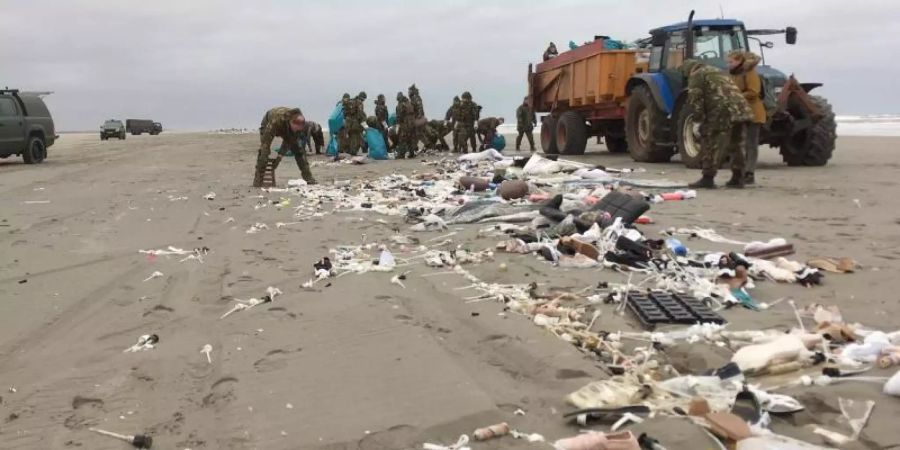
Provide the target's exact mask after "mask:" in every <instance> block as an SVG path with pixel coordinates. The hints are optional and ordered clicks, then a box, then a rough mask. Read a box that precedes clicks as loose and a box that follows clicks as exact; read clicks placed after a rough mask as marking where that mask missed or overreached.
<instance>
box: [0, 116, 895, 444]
mask: <svg viewBox="0 0 900 450" xmlns="http://www.w3.org/2000/svg"><path fill="white" fill-rule="evenodd" d="M513 139H514V136H507V142H509V143H512V142H513ZM898 145H900V138H892V137H853V138H839V140H838V149H837V150H836V152H835V156H834V158H833V159H832V160H831V162H830V163H829V164H828V165H827V166H825V167H815V168H809V167H797V168H790V167H787V166H784V165H783V164H782V163H781V158H780V156H779V155H778V154H777V152H776V151H775V150H772V149H768V148H763V149H761V158H760V160H761V162H760V168H759V169H758V172H757V183H758V186H756V187H753V188H749V189H746V190H743V191H730V190H724V189H720V190H717V191H712V192H700V195H699V197H698V198H696V199H693V200H688V201H681V202H666V203H661V204H656V205H653V207H652V209H651V210H650V211H649V213H648V215H650V216H651V217H652V218H653V219H654V221H655V224H653V225H642V226H640V228H641V230H642V231H644V232H645V234H646V235H648V236H657V235H658V232H659V231H660V230H663V229H666V228H669V227H694V226H700V227H704V228H714V229H715V230H716V231H717V232H719V233H720V234H722V235H723V236H727V237H729V238H733V239H737V240H741V241H752V240H768V239H771V238H773V237H783V238H785V239H787V240H789V241H790V242H791V243H793V244H794V246H795V247H796V248H797V254H796V255H794V256H793V257H792V258H793V259H797V260H799V261H805V260H806V259H808V258H811V257H821V256H830V257H842V256H847V257H851V258H853V259H855V260H857V261H858V262H859V263H860V265H861V269H860V270H858V271H857V272H856V273H853V274H840V275H838V274H828V275H827V276H826V278H825V281H824V284H823V285H822V286H818V287H814V288H803V287H801V286H799V285H796V284H788V285H785V284H776V283H773V282H760V283H758V284H757V287H756V289H754V290H753V296H754V298H755V299H756V300H757V301H765V302H770V303H773V302H775V301H776V300H778V299H788V298H789V299H793V300H794V301H795V302H796V304H797V305H798V307H802V306H806V305H809V304H812V303H821V304H823V305H836V306H838V307H839V308H840V309H841V311H842V312H843V315H844V318H845V320H846V321H847V322H851V323H852V322H858V323H860V324H863V325H865V326H867V327H870V328H875V329H881V330H885V331H894V330H895V329H896V328H897V324H898V321H897V317H898V314H900V302H898V300H900V295H898V287H897V286H895V285H894V284H893V282H894V281H895V280H894V277H895V276H896V274H897V273H898V270H900V212H898V211H897V207H896V205H897V199H896V197H897V195H898V193H900V188H898V186H900V181H898V179H897V173H898V169H900V160H898V157H897V147H898ZM257 146H258V136H257V135H255V134H247V135H207V134H170V133H164V134H162V135H160V136H128V138H127V139H126V140H124V141H107V142H101V141H100V140H99V139H98V138H97V136H96V135H95V134H84V135H64V136H63V137H62V138H61V139H60V140H59V141H58V143H57V144H56V145H55V146H54V147H52V148H51V149H50V151H49V158H48V160H47V161H46V163H44V164H42V165H39V166H26V165H24V164H22V163H21V162H20V159H14V158H11V159H8V160H0V192H2V195H0V300H2V301H0V449H68V448H83V449H98V450H105V449H122V448H128V446H127V444H124V443H121V442H119V441H116V440H112V439H109V438H106V437H103V436H99V435H96V434H93V433H91V432H89V431H88V428H89V427H99V428H103V429H108V430H113V431H117V432H121V433H125V434H134V433H141V432H146V433H148V434H150V435H152V436H153V438H154V440H155V443H154V448H161V449H179V450H180V449H193V450H197V449H323V450H324V449H329V450H337V449H413V448H422V444H423V443H426V442H431V443H444V444H452V443H454V442H456V440H457V439H458V438H459V436H460V435H461V434H466V433H471V432H472V430H474V429H475V428H478V427H482V426H486V425H490V424H493V423H497V422H504V421H505V422H508V423H509V424H510V425H511V426H513V427H514V428H517V429H519V430H522V431H526V432H529V433H540V434H541V435H543V436H544V437H546V439H547V441H548V442H552V441H553V440H555V439H558V438H562V437H567V436H572V435H575V434H577V433H578V431H579V429H580V428H582V427H578V426H575V425H571V424H568V423H567V422H566V421H565V420H563V418H562V414H563V413H564V412H567V411H569V410H571V409H572V408H571V407H570V406H568V405H567V404H566V402H565V400H564V397H565V396H566V395H567V394H569V393H571V392H573V391H575V390H577V389H579V388H581V387H582V386H584V385H585V384H587V383H588V382H590V381H593V380H599V379H604V378H606V377H607V375H606V373H605V372H604V371H602V370H601V369H600V368H599V367H598V366H597V364H596V361H594V360H593V359H591V358H590V357H588V356H587V355H586V354H584V353H582V352H580V351H579V350H578V349H577V348H575V347H574V346H572V345H571V344H569V343H566V342H564V341H563V340H561V339H559V338H557V337H556V336H553V335H551V334H549V333H547V332H545V331H544V330H543V329H542V328H540V327H537V326H535V325H534V324H533V323H532V322H531V321H530V320H528V319H527V318H525V317H522V316H518V315H515V314H501V313H504V305H503V304H502V303H499V302H494V301H484V302H475V303H469V302H467V301H466V300H465V297H468V296H471V295H473V293H472V292H471V291H467V290H465V289H459V288H464V287H466V286H467V285H469V284H470V282H468V281H467V280H465V279H464V278H462V277H461V276H459V275H456V274H435V273H437V272H446V270H441V269H432V268H428V267H425V266H424V265H421V264H419V265H412V266H410V267H408V269H409V270H411V271H412V272H411V273H410V274H409V275H408V276H407V279H406V280H405V281H404V284H405V289H404V288H402V287H400V286H398V285H397V284H392V283H390V282H389V280H390V278H391V277H392V276H393V275H395V274H391V273H377V272H371V273H366V274H361V275H357V274H348V275H345V276H341V277H338V278H333V279H328V280H323V281H321V282H319V283H316V285H315V286H314V287H313V288H312V289H303V288H302V287H301V285H302V284H303V283H304V282H305V281H307V280H309V279H310V278H311V276H312V271H313V268H312V265H313V263H314V262H316V261H317V260H319V259H320V258H321V257H323V256H327V255H328V252H329V249H332V248H334V247H335V246H338V245H344V244H361V243H364V242H376V243H381V242H383V243H387V242H388V239H389V237H390V236H391V235H393V234H395V233H394V230H395V229H399V230H401V231H402V232H403V233H408V232H407V231H406V230H408V228H409V225H408V224H406V223H404V222H403V218H402V217H391V216H379V215H374V214H362V213H353V212H340V213H335V214H330V213H327V212H328V211H330V208H326V210H325V211H326V214H324V215H323V216H322V217H314V218H311V219H309V220H306V221H303V222H302V223H298V224H294V225H288V226H284V227H281V228H277V227H276V226H275V224H276V223H278V222H283V223H289V222H292V221H293V220H295V219H294V218H293V209H292V207H284V208H279V207H276V206H275V205H273V204H272V203H271V202H270V201H274V202H279V201H281V198H282V197H286V198H291V201H292V205H293V206H296V205H297V204H298V202H299V201H300V200H301V199H298V198H296V197H291V196H290V195H288V194H285V193H276V192H273V193H262V196H263V198H258V196H259V195H260V192H259V191H258V190H255V189H251V188H250V187H249V184H250V182H251V181H252V175H253V173H252V170H253V168H252V166H253V163H254V161H255V157H256V155H255V148H256V147H257ZM505 153H506V154H512V153H515V152H514V151H511V150H510V149H509V148H507V150H506V151H505ZM428 159H435V157H430V158H428ZM574 159H577V160H579V161H584V162H589V163H593V164H602V165H604V166H609V167H643V168H645V169H646V170H647V173H646V174H645V175H646V177H647V178H656V179H671V180H680V181H685V182H689V181H694V179H695V178H696V177H698V172H697V171H691V170H687V169H685V168H683V167H682V166H681V165H680V164H677V163H674V162H673V163H669V164H643V165H638V164H636V163H634V162H633V161H632V160H631V159H630V157H628V156H627V155H612V154H610V153H608V152H606V151H605V150H603V149H602V146H594V145H591V146H590V147H589V151H588V153H587V154H586V155H585V156H583V157H576V158H574ZM312 160H313V161H315V162H317V163H318V164H315V165H314V167H313V171H314V173H315V175H316V177H317V178H318V180H319V181H320V182H322V183H324V184H330V183H332V182H333V181H334V180H348V179H375V178H378V177H381V176H384V175H388V174H392V173H397V174H406V175H409V174H412V173H414V172H425V171H428V170H430V169H429V167H428V166H425V165H423V164H422V162H421V160H420V159H416V160H409V161H385V162H376V163H372V164H368V165H361V166H355V165H325V164H324V161H325V159H324V157H321V156H314V157H312ZM277 176H278V182H279V184H280V185H281V186H284V185H285V184H286V182H287V180H288V179H293V178H299V171H298V170H297V169H296V167H295V165H294V163H293V161H291V160H285V161H284V162H283V164H282V165H281V167H280V168H279V169H278V173H277ZM725 177H726V174H724V173H722V174H720V182H724V179H725ZM210 192H214V193H215V198H214V199H212V200H208V199H205V198H204V196H205V195H207V194H208V193H210ZM260 204H262V205H267V206H266V207H259V208H256V206H257V205H260ZM890 205H895V206H890ZM229 219H233V220H229ZM379 220H381V221H379ZM257 223H264V224H267V226H268V229H263V230H261V231H260V232H258V233H253V234H249V233H247V230H248V229H250V228H251V227H252V226H253V225H254V224H257ZM480 228H482V226H480V225H463V226H451V229H450V230H449V231H443V232H440V231H436V232H429V233H420V234H417V237H418V238H420V239H422V240H423V241H425V240H428V239H432V238H435V237H438V236H441V235H445V234H448V233H453V232H455V233H456V234H454V235H453V236H451V237H450V239H452V241H453V244H452V245H454V246H456V245H463V246H464V247H465V248H467V249H471V250H484V249H493V248H494V246H495V245H496V243H497V242H498V239H497V238H495V237H489V236H483V235H480V234H479V229H480ZM685 243H686V244H687V245H688V246H689V247H691V248H692V249H710V250H711V249H723V250H726V251H731V250H738V249H739V247H736V246H729V245H722V244H714V243H711V242H707V241H702V240H691V241H686V242H685ZM169 246H174V247H177V248H182V249H193V248H202V247H207V248H208V249H209V252H208V253H207V254H205V255H203V262H202V263H201V262H200V261H198V260H187V261H183V262H180V260H182V259H183V258H184V257H183V256H178V255H173V256H165V255H159V256H155V257H153V256H148V255H147V254H142V253H139V251H140V250H150V249H166V248H167V247H169ZM394 251H395V253H396V254H397V255H398V256H402V255H403V252H402V251H401V250H399V249H394ZM373 255H376V257H377V253H373ZM501 264H505V265H506V266H507V267H508V270H502V271H501V270H499V267H500V265H501ZM467 269H468V270H469V271H470V272H472V273H473V274H475V275H476V276H478V277H479V278H481V279H482V280H485V281H489V282H500V283H528V282H530V281H536V282H537V283H539V285H540V286H541V287H542V288H543V289H559V290H567V291H579V290H583V289H585V288H587V287H591V286H594V285H596V284H597V283H598V282H600V281H610V282H624V281H625V278H626V277H625V276H623V275H621V274H619V273H616V272H614V271H611V270H598V269H563V268H557V267H553V266H551V265H550V264H548V263H547V262H546V261H543V260H541V259H537V258H535V257H533V256H529V255H518V254H507V253H503V252H497V253H495V255H494V260H493V261H486V262H483V263H480V264H474V265H471V266H467ZM155 271H159V272H161V273H162V274H163V275H162V276H160V277H157V278H152V279H149V280H147V281H144V280H145V279H147V278H149V277H150V276H151V274H152V273H153V272H155ZM426 275H427V276H426ZM268 286H273V287H277V288H279V289H280V290H281V291H283V295H281V296H278V297H277V298H276V299H275V301H273V302H272V303H270V304H264V305H261V306H257V307H255V308H253V309H250V310H248V311H244V312H240V313H237V314H234V315H232V316H229V317H227V318H226V319H220V316H221V315H222V314H223V313H224V312H225V311H227V310H228V309H229V308H231V307H232V306H233V305H234V299H248V298H251V297H259V296H262V295H263V294H265V290H266V288H267V287H268ZM722 314H723V316H724V317H725V318H726V319H727V320H728V321H729V323H730V324H731V325H730V327H732V329H735V330H744V329H748V330H757V329H771V328H777V329H784V330H787V329H789V328H790V327H791V326H793V325H795V324H796V320H795V318H794V314H793V312H792V310H791V308H790V306H789V305H788V303H787V301H781V302H780V303H777V304H775V305H774V306H773V307H772V308H770V309H768V310H765V311H751V310H747V309H741V308H734V309H729V310H726V311H723V312H722ZM593 329H594V330H595V331H596V330H607V331H618V330H627V331H638V330H640V327H639V325H638V324H637V322H636V321H635V320H634V319H633V318H632V317H631V316H629V315H628V314H626V315H624V316H620V315H616V314H615V313H614V312H613V308H612V307H609V308H607V309H606V310H604V312H603V314H602V315H601V316H600V318H599V319H598V320H597V322H596V324H595V325H594V328H593ZM151 333H156V334H157V335H158V336H159V338H160V341H159V343H158V345H157V346H156V348H154V349H152V350H149V351H143V352H136V353H123V350H124V349H126V348H128V347H129V346H131V345H133V344H134V343H135V341H136V339H137V338H138V337H139V336H141V335H144V334H151ZM206 344H209V345H211V347H212V352H211V353H210V354H209V355H210V359H211V363H210V362H208V360H207V357H206V356H205V355H204V353H201V348H202V347H203V346H204V345H206ZM684 351H685V356H684V361H683V362H682V363H683V364H682V365H683V366H687V367H685V368H686V369H689V370H692V371H696V372H700V371H702V370H705V369H710V368H715V367H718V366H720V365H721V364H722V363H724V362H727V360H728V357H729V356H728V354H727V353H726V354H723V353H722V352H718V351H715V350H713V349H708V348H706V347H699V348H693V349H692V348H690V347H687V348H685V349H684ZM895 371H896V368H894V369H888V370H881V369H877V368H876V369H875V370H872V371H870V372H869V373H867V375H872V376H890V375H891V374H893V373H894V372H895ZM881 389H882V385H881V384H876V383H853V382H848V383H840V384H836V385H833V386H829V387H827V388H823V387H815V386H813V387H798V388H790V389H785V390H783V393H785V394H788V395H792V396H794V397H795V398H797V399H798V400H800V401H801V402H802V403H803V404H804V405H805V406H806V410H805V411H802V412H800V413H797V414H794V415H793V416H791V417H789V418H775V419H773V424H772V427H771V428H772V429H773V430H774V431H776V432H778V433H781V434H785V435H788V436H792V437H796V438H799V439H802V440H805V441H807V442H810V443H816V444H820V445H823V444H824V440H823V439H822V438H821V437H820V436H817V435H815V434H813V433H812V432H811V431H810V430H809V428H808V427H807V425H810V424H819V425H821V426H823V427H826V428H829V429H832V430H843V432H847V433H848V431H847V430H848V428H847V427H846V425H841V424H840V422H839V420H838V418H839V417H841V412H840V410H839V408H838V398H839V397H844V398H852V399H859V400H868V399H871V400H875V401H876V406H875V409H874V413H873V415H872V417H871V420H870V421H869V423H868V425H867V426H866V428H865V429H864V430H863V432H862V435H861V437H860V439H859V441H858V442H855V443H853V444H850V446H848V447H846V448H854V449H864V448H865V449H876V448H890V447H891V446H894V445H900V431H898V430H897V426H896V423H897V422H896V420H897V419H896V418H897V416H898V415H900V402H898V401H897V399H896V398H892V397H888V396H886V395H885V394H883V393H882V392H881ZM517 410H521V411H523V412H524V413H525V414H524V415H517V414H515V411H517ZM892 424H893V425H892ZM588 428H591V427H588ZM593 429H607V428H602V427H600V426H596V427H593ZM631 429H632V430H633V431H635V432H647V433H650V434H651V435H653V436H654V437H656V438H657V439H660V440H661V441H662V442H663V443H664V445H665V446H666V448H668V449H670V450H677V449H684V450H697V449H706V448H714V447H713V444H712V443H711V442H710V441H709V438H708V437H707V436H706V435H704V434H703V433H702V432H701V431H700V429H699V428H698V427H696V426H694V425H691V424H689V423H688V422H686V421H685V420H683V419H678V418H652V419H648V420H647V421H645V422H644V423H642V424H638V425H634V426H633V427H632V428H631ZM472 448H473V449H475V450H477V449H483V448H551V447H550V445H549V444H546V443H544V444H537V443H528V442H525V441H523V440H514V439H512V438H503V439H497V440H494V441H489V442H485V443H474V444H472Z"/></svg>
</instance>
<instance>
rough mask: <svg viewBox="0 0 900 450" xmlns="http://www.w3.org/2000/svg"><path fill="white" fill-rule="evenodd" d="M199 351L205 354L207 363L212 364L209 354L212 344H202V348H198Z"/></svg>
mask: <svg viewBox="0 0 900 450" xmlns="http://www.w3.org/2000/svg"><path fill="white" fill-rule="evenodd" d="M200 353H203V354H205V355H206V361H207V362H208V363H209V364H212V357H210V356H209V354H210V353H212V345H209V344H206V345H204V346H203V348H202V349H200Z"/></svg>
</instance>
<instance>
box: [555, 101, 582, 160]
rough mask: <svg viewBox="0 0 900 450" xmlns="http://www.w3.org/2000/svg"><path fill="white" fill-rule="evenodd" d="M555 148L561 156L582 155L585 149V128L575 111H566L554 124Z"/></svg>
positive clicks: (579, 115)
mask: <svg viewBox="0 0 900 450" xmlns="http://www.w3.org/2000/svg"><path fill="white" fill-rule="evenodd" d="M556 147H557V148H558V149H559V152H560V153H562V154H563V155H583V154H584V150H585V148H586V147H587V127H585V126H584V118H583V117H581V114H579V113H578V112H576V111H566V112H564V113H563V114H562V116H560V117H559V122H558V123H557V124H556Z"/></svg>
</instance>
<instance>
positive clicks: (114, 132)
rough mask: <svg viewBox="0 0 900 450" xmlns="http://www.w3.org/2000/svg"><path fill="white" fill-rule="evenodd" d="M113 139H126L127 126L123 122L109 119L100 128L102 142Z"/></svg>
mask: <svg viewBox="0 0 900 450" xmlns="http://www.w3.org/2000/svg"><path fill="white" fill-rule="evenodd" d="M111 137H114V138H119V140H122V139H125V124H124V123H122V121H121V120H116V119H109V120H107V121H106V122H103V125H101V126H100V140H101V141H105V140H108V139H109V138H111Z"/></svg>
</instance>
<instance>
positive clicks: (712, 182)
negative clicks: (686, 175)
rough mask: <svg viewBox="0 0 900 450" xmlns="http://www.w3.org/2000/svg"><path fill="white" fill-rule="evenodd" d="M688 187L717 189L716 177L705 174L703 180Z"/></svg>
mask: <svg viewBox="0 0 900 450" xmlns="http://www.w3.org/2000/svg"><path fill="white" fill-rule="evenodd" d="M688 187H689V188H691V189H715V188H716V176H715V175H708V174H703V178H701V179H699V180H697V181H695V182H693V183H691V184H689V185H688Z"/></svg>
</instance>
